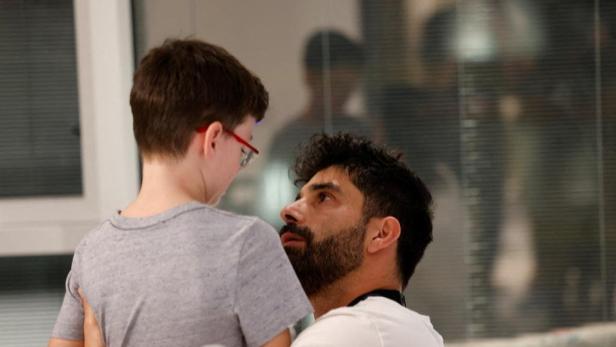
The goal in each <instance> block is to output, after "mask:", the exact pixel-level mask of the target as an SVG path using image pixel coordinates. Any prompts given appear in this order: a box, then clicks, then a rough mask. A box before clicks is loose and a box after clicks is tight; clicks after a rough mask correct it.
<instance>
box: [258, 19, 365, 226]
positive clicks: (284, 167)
mask: <svg viewBox="0 0 616 347" xmlns="http://www.w3.org/2000/svg"><path fill="white" fill-rule="evenodd" d="M302 63H303V71H304V82H305V84H306V89H307V91H308V103H307V104H306V105H305V107H304V110H303V111H302V112H301V114H300V115H299V116H297V117H294V119H293V120H292V121H291V122H289V123H288V124H287V125H285V126H284V127H282V128H281V129H280V130H279V131H277V133H276V134H275V135H274V139H273V140H272V143H271V146H270V150H269V153H268V156H267V166H266V168H265V170H264V175H263V184H262V185H261V188H262V189H261V194H260V196H263V197H264V199H265V201H264V202H263V203H262V204H261V205H260V208H259V210H258V211H259V212H258V214H259V215H260V216H263V218H265V219H266V220H268V221H269V222H270V223H273V224H276V223H278V222H279V220H278V217H277V216H278V211H279V210H280V207H282V206H283V205H284V204H285V203H286V202H287V201H289V200H291V199H292V198H293V197H294V196H295V193H296V189H295V187H294V186H293V184H292V182H291V180H290V178H289V171H288V169H289V166H291V165H292V163H293V162H294V160H295V157H296V154H297V150H298V149H299V146H300V144H302V143H304V142H306V141H307V140H308V139H310V137H311V136H312V135H313V134H315V133H322V132H326V133H335V132H338V131H345V132H351V133H354V134H358V135H362V136H366V137H372V135H373V131H372V129H371V127H370V124H369V120H366V119H363V118H361V117H358V116H359V115H353V114H349V113H348V112H347V106H348V103H349V100H350V98H351V96H352V95H353V93H355V92H357V91H358V88H359V86H360V83H361V77H362V68H363V49H362V46H361V45H360V44H359V43H358V42H356V41H354V40H352V39H351V38H349V37H347V36H346V35H345V34H343V33H342V32H340V31H337V30H319V31H317V32H315V33H313V34H312V35H311V36H310V37H309V38H308V41H307V42H306V45H305V48H304V55H303V59H302Z"/></svg>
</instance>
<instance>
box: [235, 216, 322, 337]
mask: <svg viewBox="0 0 616 347" xmlns="http://www.w3.org/2000/svg"><path fill="white" fill-rule="evenodd" d="M236 285H237V288H236V297H235V310H236V314H237V315H238V318H239V322H240V326H241V328H242V333H243V334H244V338H245V339H246V343H247V345H248V346H261V345H263V344H265V343H266V342H268V341H269V340H271V339H272V338H274V337H275V336H276V335H278V334H280V333H281V332H283V331H284V329H286V328H288V327H289V326H291V325H292V324H294V323H295V322H297V321H298V320H300V319H301V318H303V317H304V316H306V315H307V314H309V313H311V312H312V306H311V305H310V302H309V301H308V298H307V297H306V294H304V291H303V290H302V287H301V284H300V283H299V280H298V279H297V276H296V275H295V272H294V271H293V268H292V266H291V264H290V263H289V259H288V258H287V255H286V254H285V252H284V249H283V248H282V245H281V244H280V239H279V237H278V233H276V231H275V230H274V229H273V228H272V227H271V226H270V225H268V224H266V223H265V222H263V221H261V220H256V222H255V223H254V224H252V225H251V226H250V227H249V229H248V230H246V233H245V237H244V241H243V245H242V248H241V251H240V256H239V263H238V270H237V280H236Z"/></svg>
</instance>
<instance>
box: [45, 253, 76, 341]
mask: <svg viewBox="0 0 616 347" xmlns="http://www.w3.org/2000/svg"><path fill="white" fill-rule="evenodd" d="M79 258H80V257H79V248H78V249H77V250H76V251H75V255H73V263H72V265H71V271H70V272H69V273H68V276H67V277H66V293H65V294H64V301H63V302H62V307H61V308H60V313H59V314H58V318H57V320H56V324H55V326H54V328H53V332H52V334H51V336H52V337H55V338H61V339H66V340H83V307H82V305H81V299H80V297H79V292H78V291H77V290H78V289H79V278H80V266H79V263H80V261H79Z"/></svg>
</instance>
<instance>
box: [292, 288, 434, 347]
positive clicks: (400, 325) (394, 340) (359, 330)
mask: <svg viewBox="0 0 616 347" xmlns="http://www.w3.org/2000/svg"><path fill="white" fill-rule="evenodd" d="M291 346H292V347H326V346H337V347H347V346H348V347H404V346H409V347H414V346H417V347H443V338H442V337H441V335H440V334H439V333H438V332H436V330H434V328H433V327H432V323H430V318H429V317H427V316H423V315H420V314H418V313H417V312H414V311H411V310H409V309H407V308H406V307H404V306H401V305H400V304H398V303H397V302H395V301H393V300H390V299H387V298H384V297H378V296H371V297H368V298H367V299H365V300H362V301H361V302H359V303H358V304H357V305H355V306H353V307H341V308H337V309H334V310H331V311H329V312H328V313H327V314H325V315H323V316H321V317H319V319H317V320H316V321H315V323H314V324H313V325H311V326H310V327H308V328H307V329H306V330H304V331H303V332H302V333H301V334H300V335H299V336H298V337H297V339H296V340H295V341H293V344H292V345H291Z"/></svg>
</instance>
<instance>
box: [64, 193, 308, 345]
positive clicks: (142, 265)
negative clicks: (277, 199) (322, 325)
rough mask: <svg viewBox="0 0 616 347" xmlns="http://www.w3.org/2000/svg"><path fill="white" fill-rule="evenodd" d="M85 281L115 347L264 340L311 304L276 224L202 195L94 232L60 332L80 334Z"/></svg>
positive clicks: (78, 265)
mask: <svg viewBox="0 0 616 347" xmlns="http://www.w3.org/2000/svg"><path fill="white" fill-rule="evenodd" d="M78 288H82V289H83V291H84V292H85V294H86V297H87V298H88V301H89V302H90V304H91V305H92V307H93V309H94V311H95V312H96V316H97V319H98V321H99V323H100V325H101V329H102V331H103V335H104V338H105V341H106V344H107V346H108V347H114V346H204V345H208V344H216V345H223V346H227V347H231V346H260V345H262V344H264V343H265V342H267V341H269V340H270V339H271V338H273V337H274V336H276V335H277V334H279V333H280V332H282V331H283V330H284V329H285V328H287V327H288V326H289V325H292V324H293V323H295V322H296V321H298V320H299V319H301V318H302V317H304V316H305V315H306V314H309V313H310V312H311V311H312V307H311V305H310V302H309V301H308V299H307V297H306V295H305V294H304V292H303V291H302V287H301V285H300V283H299V281H298V279H297V277H296V275H295V273H294V272H293V268H292V267H291V265H290V263H289V260H288V258H287V256H286V254H285V253H284V250H283V248H282V246H281V244H280V240H279V238H278V235H277V233H276V231H275V230H274V229H273V228H272V227H271V226H270V225H268V224H266V223H265V222H263V221H261V220H260V219H258V218H255V217H246V216H238V215H235V214H232V213H229V212H224V211H221V210H218V209H215V208H212V207H209V206H207V205H203V204H200V203H196V202H191V203H188V204H185V205H181V206H178V207H175V208H172V209H170V210H167V211H165V212H163V213H161V214H158V215H155V216H152V217H147V218H125V217H122V216H120V215H119V214H118V215H115V216H113V217H112V218H110V219H109V220H107V221H105V222H103V223H102V224H101V225H100V226H99V227H97V228H96V229H94V230H93V231H92V232H90V233H89V234H88V235H87V236H86V237H85V238H84V239H83V240H82V241H81V243H80V244H79V245H78V246H77V249H76V250H75V255H74V257H73V264H72V268H71V272H70V273H69V275H68V278H67V280H66V295H65V297H64V303H63V304H62V308H61V310H60V314H59V316H58V320H57V321H56V325H55V328H54V330H53V334H52V336H53V337H57V338H63V339H76V340H80V339H83V311H82V306H81V303H80V299H79V294H78V292H77V289H78Z"/></svg>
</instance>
